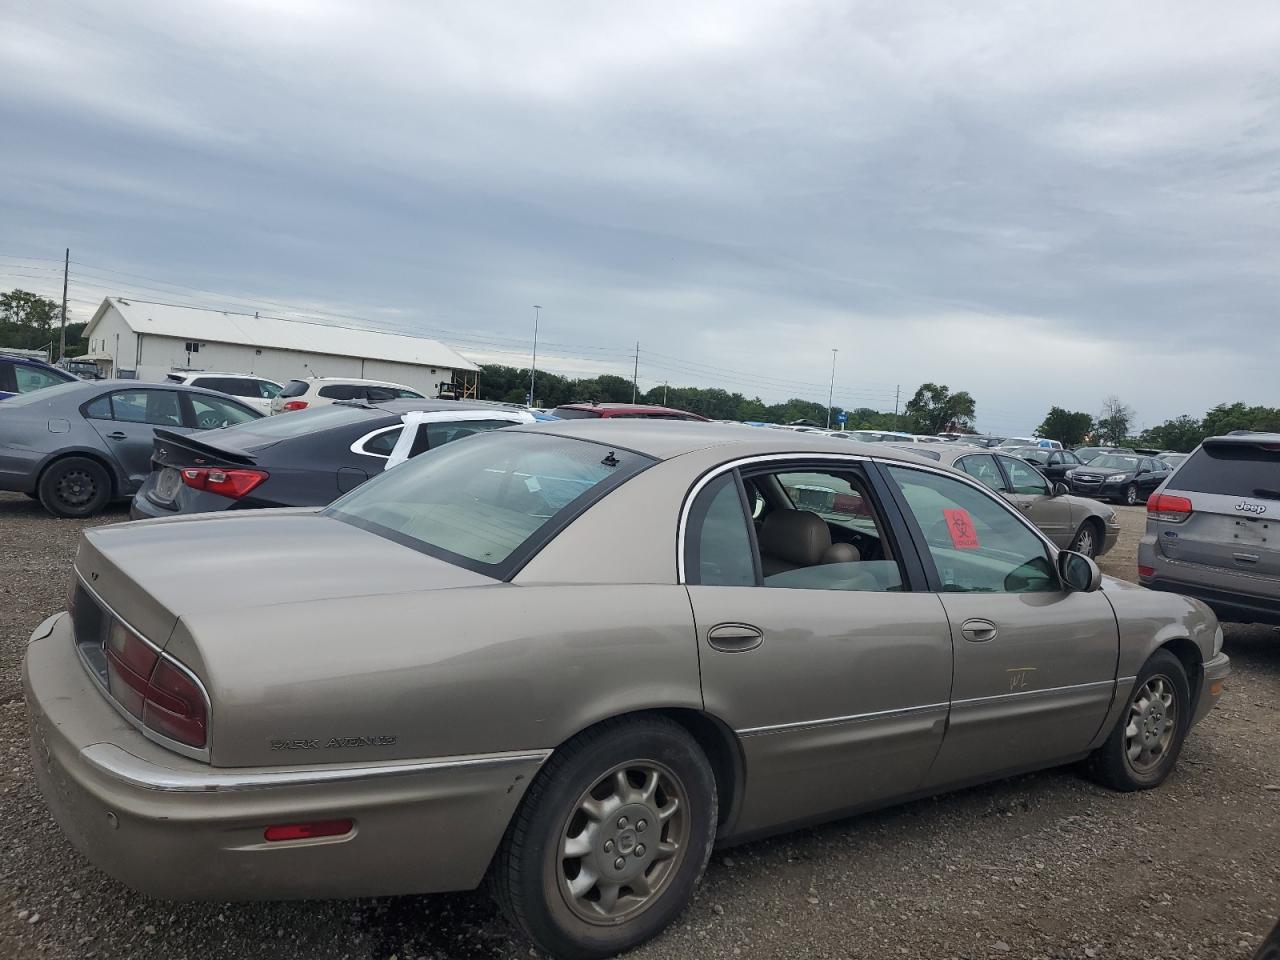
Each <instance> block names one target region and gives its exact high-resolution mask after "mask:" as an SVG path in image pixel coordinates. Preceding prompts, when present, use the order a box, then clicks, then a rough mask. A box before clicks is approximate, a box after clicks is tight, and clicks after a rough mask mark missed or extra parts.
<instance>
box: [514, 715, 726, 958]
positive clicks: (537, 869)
mask: <svg viewBox="0 0 1280 960" xmlns="http://www.w3.org/2000/svg"><path fill="white" fill-rule="evenodd" d="M715 823H716V785H715V777H714V775H713V774H712V771H711V767H710V764H709V763H708V762H707V758H706V756H705V755H704V754H703V753H702V750H701V749H700V748H699V747H698V745H697V743H696V742H695V741H694V740H693V738H692V737H690V736H689V734H688V733H687V732H686V731H685V730H684V728H683V727H681V726H680V725H679V724H677V723H675V722H674V721H671V720H668V719H666V718H662V717H652V718H643V719H641V718H637V719H623V720H616V721H610V722H608V723H605V724H601V725H600V726H598V727H594V728H592V729H591V730H588V731H586V732H585V733H582V734H579V735H578V736H577V737H575V738H574V739H573V740H571V741H569V743H567V744H565V746H563V747H561V748H560V749H559V750H557V751H556V752H555V754H554V755H553V756H552V758H551V760H550V761H548V763H547V765H546V766H545V767H544V768H543V769H542V770H541V771H540V772H539V774H538V776H537V778H536V779H535V780H534V782H533V783H532V784H531V785H530V787H529V792H528V794H527V795H526V796H525V798H524V801H523V803H522V804H521V807H520V810H519V812H518V813H517V814H516V817H515V819H514V821H513V822H512V825H511V827H510V829H509V830H508V831H507V836H506V838H505V839H504V840H503V844H502V848H501V849H500V850H499V852H498V857H497V859H496V860H495V862H494V873H493V877H492V880H493V885H494V888H495V893H496V894H497V898H498V902H499V903H500V904H501V906H502V908H503V910H504V911H505V912H506V914H507V915H508V917H510V918H511V920H512V921H513V922H514V923H515V924H516V925H518V926H519V927H520V928H521V929H523V930H524V932H525V934H526V935H527V936H528V937H529V939H530V940H532V941H533V942H534V943H535V944H536V945H537V946H538V947H539V948H540V949H542V950H543V951H545V952H546V953H548V954H550V955H551V956H554V957H563V958H573V960H594V958H599V957H610V956H613V955H615V954H618V953H621V952H622V951H625V950H629V949H631V948H632V947H634V946H636V945H638V944H640V943H643V942H644V941H646V940H648V939H650V938H651V937H653V936H655V935H656V934H658V933H659V932H661V931H662V929H663V928H664V927H666V926H667V924H668V923H670V922H671V921H672V920H673V919H674V918H675V917H676V916H677V914H679V913H680V911H681V910H683V909H684V907H685V904H686V903H687V902H688V900H689V897H690V896H691V895H692V892H693V887H694V884H695V883H696V882H697V880H698V877H699V876H700V875H701V873H702V870H703V868H704V867H705V866H706V863H707V859H708V857H709V856H710V855H711V844H712V841H713V840H714V839H715Z"/></svg>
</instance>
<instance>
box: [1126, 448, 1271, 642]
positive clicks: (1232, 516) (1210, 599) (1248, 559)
mask: <svg viewBox="0 0 1280 960" xmlns="http://www.w3.org/2000/svg"><path fill="white" fill-rule="evenodd" d="M1138 579H1139V581H1140V582H1141V583H1143V584H1144V585H1146V586H1148V587H1150V588H1151V589H1153V590H1170V591H1173V592H1175V593H1181V594H1185V595H1187V596H1191V597H1199V598H1200V599H1201V600H1204V601H1205V602H1206V603H1208V604H1209V605H1210V606H1211V607H1213V609H1214V611H1216V612H1217V614H1218V616H1219V617H1221V618H1222V619H1224V620H1239V621H1243V622H1246V623H1249V622H1257V623H1275V624H1280V434H1276V433H1243V432H1242V433H1236V434H1231V435H1228V436H1225V437H1211V438H1210V439H1208V440H1205V441H1204V443H1203V444H1201V445H1200V446H1199V447H1198V448H1197V449H1196V450H1195V451H1194V452H1193V453H1192V454H1191V456H1190V457H1189V458H1188V459H1187V460H1186V461H1185V462H1184V463H1182V464H1180V465H1179V466H1178V468H1177V470H1176V471H1174V473H1172V474H1171V475H1170V476H1169V477H1168V479H1167V480H1165V482H1164V483H1163V484H1162V485H1161V486H1160V487H1159V488H1158V489H1157V490H1156V491H1155V493H1153V494H1152V495H1151V497H1150V499H1149V500H1148V501H1147V531H1146V534H1145V535H1144V536H1143V538H1142V540H1141V542H1140V543H1139V544H1138Z"/></svg>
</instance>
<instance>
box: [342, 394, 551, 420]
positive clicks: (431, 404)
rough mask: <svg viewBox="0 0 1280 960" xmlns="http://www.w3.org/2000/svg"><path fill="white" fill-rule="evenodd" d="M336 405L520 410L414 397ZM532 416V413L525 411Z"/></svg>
mask: <svg viewBox="0 0 1280 960" xmlns="http://www.w3.org/2000/svg"><path fill="white" fill-rule="evenodd" d="M336 405H341V406H349V407H350V406H354V407H361V406H364V407H370V408H377V409H378V410H385V411H386V412H387V413H396V414H402V413H413V412H415V411H423V412H435V411H437V410H491V411H493V412H494V413H501V412H503V411H511V410H513V409H518V408H514V407H508V406H504V405H502V404H499V403H489V402H487V401H484V400H429V399H427V398H425V397H424V398H423V399H421V400H415V399H413V398H412V397H406V398H404V399H396V400H379V401H376V402H374V403H367V402H366V401H363V400H339V401H338V403H337V404H336ZM525 412H526V413H529V415H530V416H532V415H533V414H532V412H530V411H525Z"/></svg>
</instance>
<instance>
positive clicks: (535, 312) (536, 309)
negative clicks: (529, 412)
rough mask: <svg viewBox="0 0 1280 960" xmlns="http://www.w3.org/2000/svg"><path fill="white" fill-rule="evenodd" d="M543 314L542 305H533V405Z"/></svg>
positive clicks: (530, 392) (530, 391)
mask: <svg viewBox="0 0 1280 960" xmlns="http://www.w3.org/2000/svg"><path fill="white" fill-rule="evenodd" d="M541 315H542V307H540V306H538V304H536V303H535V304H534V305H533V362H532V363H530V364H529V406H531V407H532V406H533V382H534V378H535V377H536V376H537V375H538V318H539V317H540V316H541Z"/></svg>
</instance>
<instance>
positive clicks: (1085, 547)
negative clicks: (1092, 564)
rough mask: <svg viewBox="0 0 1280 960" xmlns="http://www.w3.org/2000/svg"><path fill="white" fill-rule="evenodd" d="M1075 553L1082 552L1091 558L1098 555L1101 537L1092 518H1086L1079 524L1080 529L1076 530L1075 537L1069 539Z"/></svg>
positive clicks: (1100, 547)
mask: <svg viewBox="0 0 1280 960" xmlns="http://www.w3.org/2000/svg"><path fill="white" fill-rule="evenodd" d="M1069 549H1071V550H1074V551H1075V552H1076V553H1083V554H1084V555H1085V556H1086V557H1088V558H1089V559H1090V560H1092V559H1093V558H1094V557H1096V556H1097V555H1098V551H1099V550H1100V549H1102V537H1101V536H1099V534H1098V525H1097V524H1096V523H1094V522H1093V521H1092V520H1086V521H1085V522H1084V523H1082V524H1080V529H1079V530H1077V531H1076V536H1075V539H1074V540H1072V541H1071V547H1070V548H1069Z"/></svg>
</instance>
